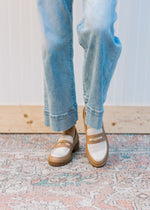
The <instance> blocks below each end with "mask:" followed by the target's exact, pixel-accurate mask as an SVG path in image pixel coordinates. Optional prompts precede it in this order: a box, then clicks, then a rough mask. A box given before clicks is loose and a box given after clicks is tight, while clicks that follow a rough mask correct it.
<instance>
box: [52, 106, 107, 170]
mask: <svg viewBox="0 0 150 210" xmlns="http://www.w3.org/2000/svg"><path fill="white" fill-rule="evenodd" d="M85 116H86V111H85V107H84V108H83V121H84V128H85V134H86V154H87V157H88V160H89V162H90V163H91V164H92V165H93V166H94V167H102V166H104V165H105V163H106V161H107V158H108V152H109V144H108V139H107V136H106V134H105V130H104V126H103V124H102V128H101V129H99V130H97V129H93V128H90V129H87V125H86V124H85ZM78 149H79V135H78V132H77V129H76V127H75V135H74V137H72V136H71V135H64V134H63V135H61V136H60V137H59V139H58V141H57V143H56V144H55V145H54V147H53V148H52V150H51V152H50V155H49V157H48V162H49V164H50V165H52V166H62V165H65V164H67V163H69V162H70V161H71V160H72V153H73V152H76V151H77V150H78Z"/></svg>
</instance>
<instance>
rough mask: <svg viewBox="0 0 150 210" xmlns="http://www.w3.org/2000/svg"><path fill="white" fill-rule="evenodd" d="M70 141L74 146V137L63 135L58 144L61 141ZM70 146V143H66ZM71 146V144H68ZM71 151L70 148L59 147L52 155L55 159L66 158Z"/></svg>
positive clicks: (52, 151)
mask: <svg viewBox="0 0 150 210" xmlns="http://www.w3.org/2000/svg"><path fill="white" fill-rule="evenodd" d="M63 139H65V140H68V141H70V142H71V143H72V144H73V137H72V136H71V135H68V134H67V135H64V134H62V135H61V136H60V137H59V138H58V142H59V141H60V140H63ZM65 144H68V143H65ZM68 145H69V144H68ZM69 151H70V149H69V148H68V147H57V148H54V149H52V150H51V155H52V156H54V157H64V156H66V155H67V154H68V153H69Z"/></svg>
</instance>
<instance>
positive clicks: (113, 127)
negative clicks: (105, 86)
mask: <svg viewBox="0 0 150 210" xmlns="http://www.w3.org/2000/svg"><path fill="white" fill-rule="evenodd" d="M82 110H83V106H78V121H77V123H76V127H77V129H78V132H79V133H84V126H83V118H82ZM104 127H105V131H106V133H137V134H150V107H149V106H143V107H141V106H108V105H105V106H104ZM0 133H58V132H55V131H52V130H51V129H50V127H47V126H45V125H44V114H43V106H33V105H18V106H17V105H1V106H0Z"/></svg>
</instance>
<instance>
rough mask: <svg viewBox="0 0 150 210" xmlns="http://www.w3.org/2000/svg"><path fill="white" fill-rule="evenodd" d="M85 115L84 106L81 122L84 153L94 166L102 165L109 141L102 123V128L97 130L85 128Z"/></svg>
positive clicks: (105, 159)
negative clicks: (84, 139)
mask: <svg viewBox="0 0 150 210" xmlns="http://www.w3.org/2000/svg"><path fill="white" fill-rule="evenodd" d="M85 116H86V110H85V106H84V108H83V122H84V128H85V134H86V155H87V157H88V160H89V162H90V163H91V164H92V165H93V166H94V167H102V166H104V165H105V163H106V161H107V158H108V153H109V143H108V139H107V136H106V133H105V130H104V125H103V123H102V128H101V129H97V130H96V129H87V125H86V124H85ZM90 131H94V132H95V133H96V134H92V135H89V133H90ZM98 131H101V132H98ZM93 146H94V147H93ZM93 148H94V149H93Z"/></svg>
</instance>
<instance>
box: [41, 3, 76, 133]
mask: <svg viewBox="0 0 150 210" xmlns="http://www.w3.org/2000/svg"><path fill="white" fill-rule="evenodd" d="M72 3H73V0H57V1H56V0H38V9H39V14H40V20H41V24H42V26H43V27H42V29H43V34H44V42H43V45H42V52H43V53H42V55H43V64H44V116H45V125H46V126H50V127H51V129H52V130H54V131H64V130H67V129H69V128H70V127H71V126H73V125H74V124H75V123H76V121H77V120H78V114H77V113H78V112H77V103H76V95H75V81H74V69H73V47H72V46H73V39H72V32H73V30H72Z"/></svg>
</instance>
